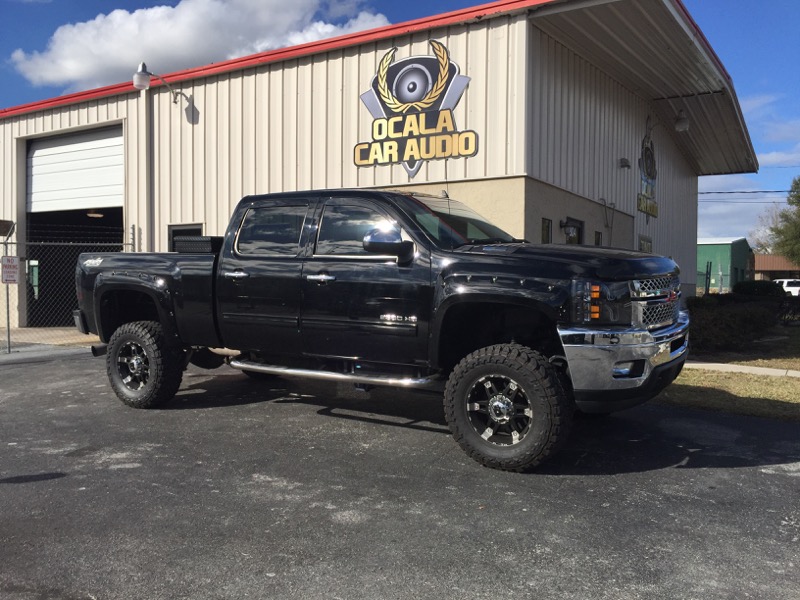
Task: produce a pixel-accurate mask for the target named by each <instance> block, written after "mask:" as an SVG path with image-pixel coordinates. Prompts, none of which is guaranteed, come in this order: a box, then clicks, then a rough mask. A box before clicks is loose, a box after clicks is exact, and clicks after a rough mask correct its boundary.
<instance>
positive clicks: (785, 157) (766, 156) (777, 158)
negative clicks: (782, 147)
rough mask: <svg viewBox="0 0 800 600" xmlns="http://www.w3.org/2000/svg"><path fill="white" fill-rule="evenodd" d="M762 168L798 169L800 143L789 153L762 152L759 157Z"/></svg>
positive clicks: (799, 163)
mask: <svg viewBox="0 0 800 600" xmlns="http://www.w3.org/2000/svg"><path fill="white" fill-rule="evenodd" d="M758 164H759V165H761V166H762V167H796V166H797V165H800V143H799V144H797V146H795V147H794V149H791V150H789V151H788V152H782V151H773V152H762V153H759V155H758Z"/></svg>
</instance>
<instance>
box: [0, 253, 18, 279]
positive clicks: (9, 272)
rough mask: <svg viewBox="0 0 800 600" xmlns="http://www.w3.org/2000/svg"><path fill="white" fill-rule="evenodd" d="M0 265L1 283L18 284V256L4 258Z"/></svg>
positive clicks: (0, 260)
mask: <svg viewBox="0 0 800 600" xmlns="http://www.w3.org/2000/svg"><path fill="white" fill-rule="evenodd" d="M0 264H2V283H19V256H4V257H2V259H0Z"/></svg>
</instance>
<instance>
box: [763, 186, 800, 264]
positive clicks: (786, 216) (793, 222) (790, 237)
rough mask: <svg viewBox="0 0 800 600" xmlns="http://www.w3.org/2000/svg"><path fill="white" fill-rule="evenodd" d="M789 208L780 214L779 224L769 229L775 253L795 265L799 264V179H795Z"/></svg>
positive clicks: (789, 199) (789, 198)
mask: <svg viewBox="0 0 800 600" xmlns="http://www.w3.org/2000/svg"><path fill="white" fill-rule="evenodd" d="M786 202H787V203H788V204H789V206H788V207H787V208H785V209H783V210H782V211H781V212H780V222H779V223H778V224H777V225H775V226H774V227H770V231H771V232H772V235H773V236H775V248H774V250H775V253H776V254H781V255H783V256H785V257H786V258H788V259H789V260H790V261H792V262H793V263H795V264H800V177H795V178H794V180H793V181H792V187H791V188H790V189H789V196H788V197H787V198H786Z"/></svg>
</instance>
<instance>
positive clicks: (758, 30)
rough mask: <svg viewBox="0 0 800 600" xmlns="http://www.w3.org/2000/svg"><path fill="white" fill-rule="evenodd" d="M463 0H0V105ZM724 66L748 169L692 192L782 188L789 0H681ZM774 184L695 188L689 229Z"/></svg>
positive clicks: (788, 129) (794, 121) (799, 134)
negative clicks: (694, 219)
mask: <svg viewBox="0 0 800 600" xmlns="http://www.w3.org/2000/svg"><path fill="white" fill-rule="evenodd" d="M478 3H480V2H470V1H469V0H461V1H458V0H428V1H421V0H406V1H403V2H397V1H391V2H390V1H388V0H291V1H290V2H286V1H285V0H173V1H170V2H165V1H161V2H159V1H152V0H140V1H135V0H0V75H1V76H2V81H3V85H2V86H0V108H7V107H10V106H17V105H20V104H25V103H27V102H33V101H36V100H42V99H46V98H51V97H54V96H58V95H61V94H64V93H67V92H73V91H79V90H85V89H91V88H94V87H98V86H101V85H106V84H110V83H118V82H122V81H126V80H128V79H129V78H130V75H131V74H132V72H133V71H134V70H135V67H136V65H137V64H138V63H139V61H140V60H143V59H144V60H147V62H148V67H149V68H150V69H151V70H153V71H156V72H160V73H169V72H172V71H175V70H179V69H183V68H187V67H191V66H197V65H203V64H209V63H211V62H216V61H219V60H224V59H226V58H231V57H233V56H237V55H244V54H251V53H254V52H258V51H262V50H267V49H270V48H274V47H279V46H284V45H292V44H296V43H301V42H305V41H311V40H312V39H319V38H321V37H330V36H332V35H338V34H341V33H347V32H349V31H354V30H358V29H365V28H371V27H375V26H379V25H383V24H387V23H399V22H402V21H407V20H410V19H415V18H418V17H424V16H429V15H434V14H439V13H442V12H447V11H451V10H455V9H458V8H463V7H465V6H469V5H472V4H478ZM684 4H685V5H686V7H687V8H688V10H689V12H690V13H691V15H692V17H693V18H694V19H695V21H696V22H697V23H698V25H699V26H700V28H701V29H702V31H703V33H704V34H705V35H706V37H707V38H708V40H709V42H710V43H711V45H712V47H713V48H714V50H715V51H716V53H717V54H718V55H719V57H720V58H721V59H722V62H723V64H724V65H725V67H726V68H727V70H728V72H729V73H730V75H731V77H732V78H733V81H734V84H735V87H736V92H737V95H738V98H739V101H740V104H741V105H742V108H743V110H744V114H745V119H746V121H747V125H748V129H749V131H750V136H751V138H752V141H753V145H754V147H755V149H756V152H757V154H758V157H759V162H760V164H761V169H760V171H759V173H758V174H757V175H753V174H748V175H728V176H719V177H706V178H701V180H700V190H701V192H712V191H737V190H788V189H789V186H790V185H791V181H792V178H793V177H795V176H798V175H800V100H798V98H800V42H798V40H797V35H798V34H797V26H798V24H800V1H799V0H684ZM785 197H786V193H784V192H779V193H759V194H729V195H720V194H705V193H702V194H701V195H700V197H699V199H700V204H699V225H698V236H700V237H743V236H746V235H748V233H749V232H750V231H751V230H753V229H755V227H756V225H757V222H758V217H759V215H760V214H763V213H764V211H765V210H767V209H768V208H769V207H770V204H769V203H770V202H772V203H777V204H778V205H784V204H785V202H784V201H785Z"/></svg>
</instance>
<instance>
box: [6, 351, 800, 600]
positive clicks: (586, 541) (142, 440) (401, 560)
mask: <svg viewBox="0 0 800 600" xmlns="http://www.w3.org/2000/svg"><path fill="white" fill-rule="evenodd" d="M20 354H21V353H20ZM23 359H24V360H23ZM798 498H800V424H797V423H785V422H778V421H772V420H768V419H759V418H753V417H741V416H734V415H728V414H723V413H712V412H705V411H699V410H691V409H686V408H681V407H674V406H668V405H660V404H657V403H650V404H647V405H645V406H642V407H638V408H635V409H631V410H628V411H625V412H622V413H618V414H616V415H613V416H611V417H609V418H606V419H600V420H593V419H590V420H580V421H578V422H576V424H575V427H574V429H573V432H572V435H571V437H570V440H569V443H568V445H567V447H566V448H565V450H563V451H562V453H561V454H560V455H559V456H558V457H556V458H555V459H553V460H552V461H550V462H549V463H547V464H546V465H544V466H543V467H542V468H540V469H539V470H538V471H536V472H534V473H529V474H516V473H504V472H500V471H493V470H490V469H486V468H484V467H481V466H480V465H478V464H477V463H475V462H473V461H472V460H470V459H469V458H468V457H467V456H466V455H465V454H464V453H463V452H462V451H461V450H460V448H459V447H458V446H457V444H456V443H455V442H454V441H453V440H452V438H451V437H450V435H449V432H448V430H447V427H446V425H445V423H444V419H443V414H442V407H441V399H440V398H439V397H438V396H435V395H429V394H420V393H413V392H405V391H400V392H398V391H396V390H386V389H382V390H373V391H372V392H369V393H363V392H357V391H355V390H353V389H352V387H349V386H345V385H342V384H339V385H334V384H324V383H309V382H304V381H299V380H289V379H275V380H274V381H271V382H258V381H254V380H251V379H250V378H248V377H246V376H245V375H243V374H241V373H238V372H237V371H234V370H231V369H228V368H227V367H223V368H221V369H218V370H215V371H202V370H199V369H195V368H194V367H192V368H190V370H189V371H188V372H187V373H186V374H185V377H184V382H183V385H182V386H181V390H180V392H179V394H178V397H177V398H176V399H175V401H174V402H173V403H172V404H171V405H169V406H168V407H167V408H165V409H162V410H151V411H140V410H134V409H130V408H127V407H125V406H124V405H122V403H120V402H119V401H118V400H117V399H116V397H115V396H114V394H113V393H112V392H111V390H110V388H109V386H108V383H107V380H106V376H105V364H104V359H97V358H93V357H91V356H90V355H89V354H88V351H87V350H86V349H80V348H79V349H74V348H73V349H67V350H41V349H40V350H36V351H34V350H31V351H30V352H29V353H28V354H26V355H25V356H24V357H22V356H20V355H17V356H14V355H9V357H7V358H4V359H2V360H0V598H2V599H3V600H62V599H63V600H76V599H96V600H100V599H125V600H131V599H138V598H141V599H162V598H163V599H165V600H166V599H170V600H172V599H181V598H186V599H189V598H191V599H193V600H194V599H205V598H209V599H222V598H225V599H227V598H231V599H240V598H280V599H284V598H303V599H326V600H330V599H336V598H341V599H362V598H363V599H367V598H369V599H371V600H374V599H383V598H397V599H405V598H419V599H425V600H428V599H451V598H463V599H465V600H466V599H470V600H471V599H482V598H492V599H502V598H520V597H524V598H537V599H544V600H547V599H559V600H568V599H576V600H577V599H580V600H586V599H634V598H636V599H638V598H642V599H648V600H651V599H665V600H666V599H669V600H680V599H698V600H699V599H702V600H709V599H733V598H736V599H738V598H758V599H775V600H796V599H797V598H800V502H798Z"/></svg>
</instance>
